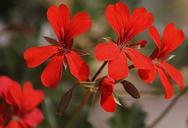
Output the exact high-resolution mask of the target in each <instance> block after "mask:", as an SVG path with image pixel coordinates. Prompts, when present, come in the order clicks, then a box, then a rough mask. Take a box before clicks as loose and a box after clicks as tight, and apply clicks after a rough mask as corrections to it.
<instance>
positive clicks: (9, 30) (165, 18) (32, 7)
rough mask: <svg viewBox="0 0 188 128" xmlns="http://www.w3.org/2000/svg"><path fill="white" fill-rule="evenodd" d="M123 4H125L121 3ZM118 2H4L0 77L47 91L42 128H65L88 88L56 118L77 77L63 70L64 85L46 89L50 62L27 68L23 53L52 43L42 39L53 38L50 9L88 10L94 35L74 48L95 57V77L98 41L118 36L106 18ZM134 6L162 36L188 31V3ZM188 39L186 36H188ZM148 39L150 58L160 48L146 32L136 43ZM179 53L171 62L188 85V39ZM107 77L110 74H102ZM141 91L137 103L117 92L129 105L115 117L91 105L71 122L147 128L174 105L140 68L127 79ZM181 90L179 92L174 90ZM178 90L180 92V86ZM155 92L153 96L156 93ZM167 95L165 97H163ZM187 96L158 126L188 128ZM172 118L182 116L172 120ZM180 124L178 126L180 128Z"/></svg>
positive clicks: (141, 0)
mask: <svg viewBox="0 0 188 128" xmlns="http://www.w3.org/2000/svg"><path fill="white" fill-rule="evenodd" d="M122 1H123V0H122ZM115 2H118V0H2V1H1V4H0V75H7V76H10V77H11V78H12V79H14V80H17V81H19V82H20V83H24V82H25V81H32V83H33V85H34V86H35V88H41V89H43V90H44V91H45V94H46V98H45V101H44V102H43V103H42V105H41V109H42V111H43V113H44V115H45V120H44V122H43V123H42V124H41V125H40V126H39V128H65V127H66V124H67V122H68V120H69V118H70V116H71V112H72V111H73V110H74V109H75V108H76V107H77V106H78V105H79V103H80V101H81V99H82V98H83V92H84V89H83V88H81V87H80V88H77V90H76V93H75V94H74V96H73V100H72V102H71V104H70V106H69V108H68V110H67V111H66V113H65V115H64V116H62V117H59V116H57V115H56V109H57V106H58V102H59V100H60V98H61V96H62V95H63V94H64V93H65V92H66V91H67V90H68V89H69V88H70V87H71V85H72V84H73V83H74V82H75V79H74V78H72V77H71V75H70V73H69V71H67V70H66V71H64V73H63V79H62V82H61V84H60V85H59V86H58V87H57V88H56V89H54V90H51V89H48V88H44V87H43V86H42V84H41V81H40V74H41V72H42V70H43V68H44V67H45V65H46V64H42V65H41V66H39V67H37V68H34V69H28V68H27V67H26V64H25V62H24V60H23V52H24V51H25V49H26V48H28V47H32V46H39V45H47V42H46V41H45V40H44V39H43V36H49V37H54V34H53V31H52V29H51V28H50V26H49V24H48V22H47V18H46V10H47V8H48V7H49V6H50V5H51V4H56V5H59V4H60V3H65V4H67V5H68V6H69V7H70V9H71V12H72V14H74V13H75V12H77V11H83V10H85V11H87V12H89V14H90V18H91V19H92V21H93V24H92V28H91V29H90V31H89V32H88V33H86V34H84V35H82V36H80V37H78V38H76V40H75V43H74V47H77V48H80V49H84V50H86V51H88V52H89V53H90V56H84V59H85V60H86V61H87V63H88V64H89V66H90V68H91V76H92V75H93V74H94V73H95V71H96V70H97V69H98V68H99V66H100V65H101V63H100V62H97V61H96V60H95V58H94V56H93V51H94V48H95V45H96V44H97V43H100V42H103V41H104V40H103V39H102V38H103V37H115V35H114V33H113V32H112V30H111V28H110V27H109V25H108V23H107V22H106V20H105V16H104V11H105V7H106V6H107V5H108V4H109V3H115ZM124 2H125V3H126V4H128V5H129V8H130V9H131V10H133V9H134V8H136V7H140V6H144V7H146V8H147V9H148V10H149V11H150V12H152V13H153V14H154V16H155V23H154V24H155V25H156V26H157V28H158V29H160V32H162V31H163V28H164V26H165V24H167V23H169V22H174V23H175V24H176V26H177V27H179V28H181V29H183V30H184V32H185V35H187V33H188V25H187V24H188V0H124ZM186 37H187V36H186ZM138 39H146V40H147V41H148V45H147V47H146V49H144V50H142V52H143V53H145V54H146V55H149V54H150V53H151V52H152V51H153V50H154V48H155V46H154V43H153V42H152V41H151V39H150V38H149V37H148V35H147V32H144V33H142V34H140V36H137V37H136V38H135V40H138ZM174 54H175V55H176V57H175V58H174V59H173V60H171V61H170V63H173V64H174V65H175V67H178V68H179V69H180V70H181V71H182V73H183V74H184V77H185V81H187V82H188V80H187V79H188V77H187V75H188V73H187V72H188V67H187V65H188V59H187V54H188V46H187V41H185V42H184V44H183V45H182V46H181V47H180V48H178V49H177V50H176V51H175V52H174ZM103 73H104V74H105V71H104V72H103ZM128 79H129V80H130V81H131V82H133V83H134V85H135V86H136V87H138V88H139V90H140V91H141V99H140V100H134V99H132V98H131V97H129V96H128V95H127V94H124V92H123V93H122V92H121V88H117V89H116V91H117V93H119V94H120V95H119V96H120V97H121V98H122V99H123V102H124V104H125V105H124V107H117V110H116V112H115V113H113V114H109V113H105V112H104V111H103V110H101V108H100V107H99V105H98V104H96V105H95V106H94V107H93V108H91V106H90V103H89V105H88V106H85V107H84V109H83V111H82V113H80V115H79V116H78V117H77V118H76V120H75V121H74V123H73V124H72V127H73V128H78V127H79V128H145V127H146V125H147V124H148V123H150V122H151V121H152V120H153V119H155V117H157V115H158V114H159V113H160V112H161V111H162V110H163V109H164V107H165V106H166V105H167V104H168V103H169V102H170V101H166V100H164V99H163V92H162V90H161V85H160V83H159V82H158V81H156V82H154V84H153V85H152V86H151V85H149V86H148V85H146V84H144V83H143V82H142V81H141V80H139V79H138V76H137V75H136V73H135V70H134V71H133V72H132V73H131V74H130V75H129V78H128ZM175 89H176V88H175ZM177 91H179V90H178V88H177ZM152 92H153V93H152ZM161 92H162V93H161ZM186 99H187V96H186V95H185V96H184V98H182V100H181V101H180V102H181V103H178V104H177V106H176V109H175V110H174V111H173V113H172V112H171V113H170V114H171V115H170V116H167V117H166V118H165V120H163V121H162V122H161V123H160V124H159V125H158V126H157V127H158V128H168V127H171V128H177V126H178V127H179V128H185V127H187V125H186V121H187V117H188V110H187V109H186V108H188V103H187V102H186ZM173 116H176V118H177V116H178V118H177V119H176V121H174V122H172V120H173V118H174V117H173ZM177 124H178V125H177Z"/></svg>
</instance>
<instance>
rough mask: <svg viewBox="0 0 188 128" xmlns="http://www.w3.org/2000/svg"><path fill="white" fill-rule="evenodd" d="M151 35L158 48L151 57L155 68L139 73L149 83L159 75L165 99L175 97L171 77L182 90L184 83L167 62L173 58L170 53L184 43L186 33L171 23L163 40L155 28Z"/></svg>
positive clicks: (150, 31) (165, 31) (165, 30)
mask: <svg viewBox="0 0 188 128" xmlns="http://www.w3.org/2000/svg"><path fill="white" fill-rule="evenodd" d="M149 34H150V37H151V38H152V39H153V40H154V42H155V45H156V46H157V48H156V49H155V51H154V52H153V54H152V55H151V56H150V59H151V60H152V62H153V65H154V68H152V69H150V70H139V71H138V73H139V75H140V77H141V78H142V80H144V81H145V82H147V83H151V82H153V81H154V80H155V77H156V74H157V73H158V75H159V78H160V80H161V82H162V84H163V88H164V90H165V98H171V97H172V96H173V88H172V84H171V82H170V80H169V77H170V78H172V79H173V80H174V81H175V82H176V83H177V84H178V85H179V86H180V88H181V89H182V90H183V88H184V82H183V76H182V75H181V73H180V72H179V71H178V70H177V69H176V68H174V67H173V66H172V65H171V64H169V63H167V61H168V60H169V59H170V58H171V57H172V56H171V55H170V53H171V52H173V51H174V50H175V49H176V48H177V47H178V46H179V45H181V44H182V43H183V41H184V39H185V36H184V33H183V31H182V30H179V29H177V28H176V27H175V26H174V24H173V23H170V24H168V25H167V26H166V27H165V29H164V32H163V37H162V39H161V38H160V35H159V32H158V31H157V29H156V28H155V27H154V26H152V27H151V28H150V30H149Z"/></svg>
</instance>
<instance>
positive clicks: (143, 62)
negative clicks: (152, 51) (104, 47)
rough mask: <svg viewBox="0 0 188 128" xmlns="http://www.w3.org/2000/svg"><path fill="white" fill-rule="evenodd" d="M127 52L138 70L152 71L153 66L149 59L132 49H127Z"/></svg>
mask: <svg viewBox="0 0 188 128" xmlns="http://www.w3.org/2000/svg"><path fill="white" fill-rule="evenodd" d="M125 52H126V53H127V54H128V56H129V58H130V59H131V61H132V62H133V65H134V66H135V67H136V68H138V69H152V68H154V67H153V64H152V62H151V60H150V59H149V58H147V57H146V56H144V55H143V54H141V53H140V52H138V51H136V50H134V49H132V48H126V49H125Z"/></svg>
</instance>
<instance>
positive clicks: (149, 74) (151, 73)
mask: <svg viewBox="0 0 188 128" xmlns="http://www.w3.org/2000/svg"><path fill="white" fill-rule="evenodd" d="M156 73H157V72H156V68H155V67H154V68H153V69H151V70H144V69H139V70H138V74H139V76H140V78H141V79H142V80H143V81H144V82H146V83H152V82H153V81H154V80H155V78H156Z"/></svg>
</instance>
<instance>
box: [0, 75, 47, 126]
mask: <svg viewBox="0 0 188 128" xmlns="http://www.w3.org/2000/svg"><path fill="white" fill-rule="evenodd" d="M3 77H4V78H5V76H3ZM7 78H8V77H7ZM9 80H10V81H11V82H10V81H9V82H7V84H6V83H4V85H5V86H6V85H7V86H8V87H7V89H6V91H4V95H3V97H1V100H2V101H3V102H2V103H1V104H0V108H1V110H0V114H1V117H0V126H3V127H4V126H5V125H6V128H23V127H24V128H33V127H37V126H38V125H39V124H40V123H41V122H42V121H43V119H44V117H43V114H42V112H41V110H40V109H38V108H37V106H38V105H39V104H40V103H41V102H42V100H43V99H44V94H43V92H42V91H41V90H35V89H33V87H32V84H31V83H30V82H27V83H25V84H24V86H23V89H22V88H21V86H20V85H19V84H18V83H17V82H15V81H13V80H11V79H10V78H9ZM0 82H1V80H0Z"/></svg>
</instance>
